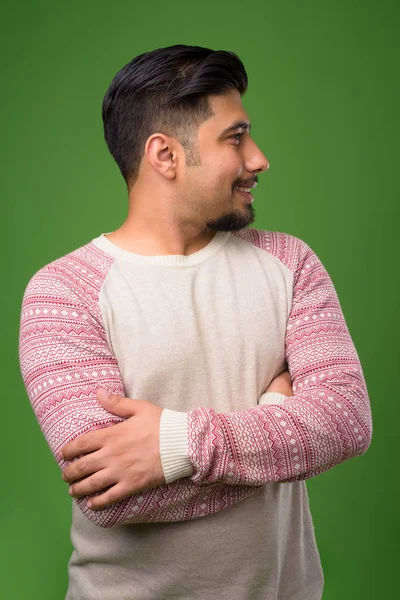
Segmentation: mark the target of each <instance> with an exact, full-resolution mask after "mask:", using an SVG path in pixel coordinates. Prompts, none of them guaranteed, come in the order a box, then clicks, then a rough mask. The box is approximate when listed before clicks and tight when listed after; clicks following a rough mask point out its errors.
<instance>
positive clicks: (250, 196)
mask: <svg viewBox="0 0 400 600" xmlns="http://www.w3.org/2000/svg"><path fill="white" fill-rule="evenodd" d="M252 187H254V186H252ZM234 189H235V192H238V194H241V195H242V196H243V198H246V200H247V202H248V203H249V204H251V202H253V200H254V198H253V196H252V194H251V193H250V192H242V190H239V188H237V187H235V188H234Z"/></svg>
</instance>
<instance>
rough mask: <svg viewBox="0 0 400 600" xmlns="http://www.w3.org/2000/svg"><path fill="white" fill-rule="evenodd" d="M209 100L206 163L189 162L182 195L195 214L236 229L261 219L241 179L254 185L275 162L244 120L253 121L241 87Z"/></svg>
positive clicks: (217, 226) (203, 129)
mask: <svg viewBox="0 0 400 600" xmlns="http://www.w3.org/2000/svg"><path fill="white" fill-rule="evenodd" d="M209 100H210V104H211V108H212V110H213V113H214V115H213V116H212V117H210V118H209V119H207V121H205V122H204V123H202V124H201V125H200V127H199V129H198V137H197V145H198V152H199V162H200V165H199V166H189V165H185V166H184V173H183V174H182V176H181V182H182V185H181V187H180V193H179V195H180V197H181V198H183V202H184V205H185V209H186V210H185V213H186V216H188V217H189V218H191V217H193V216H194V215H195V216H196V217H197V218H199V217H200V219H201V220H204V222H205V223H206V225H207V227H208V228H209V229H210V230H213V231H235V230H239V229H242V228H243V227H247V226H248V225H250V224H251V223H253V221H254V219H255V211H254V208H253V206H252V204H251V201H250V199H249V197H248V195H247V194H244V193H243V192H241V191H240V190H238V189H237V187H236V185H237V184H238V183H241V184H242V185H243V187H252V186H253V185H254V184H255V183H256V182H257V181H258V176H257V174H258V173H261V172H262V171H265V170H267V169H268V167H269V163H268V160H267V158H266V157H265V156H264V154H263V153H262V152H261V150H260V149H259V148H258V146H257V145H256V144H255V142H254V141H253V140H252V138H251V136H250V134H249V131H248V128H246V126H242V127H240V126H238V123H242V124H246V123H247V124H249V119H248V117H247V114H246V112H245V110H244V107H243V104H242V100H241V96H240V94H239V92H238V91H236V90H233V91H230V92H228V93H226V94H224V95H223V96H211V97H210V98H209ZM231 126H233V128H232V129H230V130H227V129H228V128H230V127H231ZM251 192H254V190H251ZM187 211H189V214H188V212H187Z"/></svg>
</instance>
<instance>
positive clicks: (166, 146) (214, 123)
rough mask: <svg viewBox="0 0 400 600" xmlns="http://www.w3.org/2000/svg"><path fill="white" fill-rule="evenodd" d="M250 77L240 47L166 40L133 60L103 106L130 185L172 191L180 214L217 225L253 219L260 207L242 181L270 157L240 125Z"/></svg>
mask: <svg viewBox="0 0 400 600" xmlns="http://www.w3.org/2000/svg"><path fill="white" fill-rule="evenodd" d="M247 83H248V82H247V74H246V71H245V68H244V66H243V63H242V62H241V61H240V59H239V57H238V56H237V55H236V54H234V53H233V52H227V51H222V50H221V51H214V50H210V49H208V48H202V47H199V46H183V45H176V46H170V47H168V48H158V49H156V50H153V51H151V52H146V53H144V54H141V55H139V56H137V57H135V58H134V59H133V60H132V61H131V62H130V63H128V64H127V65H125V67H123V68H122V69H121V70H120V71H119V72H118V73H117V74H116V76H115V77H114V79H113V80H112V82H111V84H110V87H109V89H108V90H107V93H106V95H105V97H104V100H103V113H102V114H103V122H104V133H105V139H106V142H107V145H108V148H109V150H110V152H111V154H112V155H113V157H114V158H115V160H116V162H117V164H118V166H119V168H120V170H121V173H122V175H123V177H124V179H125V181H126V183H127V186H128V190H129V191H130V192H131V191H132V190H135V189H136V190H141V191H142V190H146V194H147V196H149V195H153V196H154V194H156V195H157V194H158V195H162V196H163V197H168V199H169V200H170V201H171V202H172V203H173V204H174V206H172V207H171V210H172V211H173V214H174V215H175V216H176V217H177V218H178V219H180V220H182V221H186V222H187V223H189V222H190V223H193V224H194V223H196V224H199V225H200V224H201V223H203V224H206V226H207V227H208V228H209V229H214V230H229V229H231V230H234V229H241V228H243V227H245V226H247V225H248V224H249V223H251V222H252V221H253V220H254V209H253V208H252V206H251V203H250V202H249V200H248V199H247V198H246V195H243V193H242V192H239V191H238V190H237V187H236V184H238V183H241V184H243V186H244V187H251V186H252V185H254V184H255V183H256V182H257V176H256V173H257V172H261V171H264V170H266V169H267V168H268V166H269V165H268V161H267V159H266V158H265V156H264V155H263V154H262V153H261V151H260V150H259V149H258V147H257V146H256V145H255V143H254V142H253V140H252V139H251V137H250V136H249V133H250V131H249V129H250V127H246V126H242V127H239V125H238V123H242V124H243V123H247V124H248V125H249V122H248V118H247V115H246V113H245V111H244V108H243V105H242V102H241V96H242V95H243V94H244V93H245V92H246V90H247ZM235 122H236V126H235V127H234V128H232V129H230V130H229V131H225V130H227V129H228V128H229V127H231V126H232V125H233V123H235ZM246 184H247V186H246ZM149 201H150V199H149ZM235 204H236V205H240V208H239V209H238V208H237V207H235Z"/></svg>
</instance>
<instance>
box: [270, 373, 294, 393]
mask: <svg viewBox="0 0 400 600" xmlns="http://www.w3.org/2000/svg"><path fill="white" fill-rule="evenodd" d="M266 392H278V393H279V394H284V395H285V396H293V389H292V380H291V378H290V373H289V371H288V370H286V371H283V373H280V374H279V375H277V376H276V377H275V378H274V379H273V380H272V381H271V383H270V384H269V386H268V387H267V389H266V390H265V393H266Z"/></svg>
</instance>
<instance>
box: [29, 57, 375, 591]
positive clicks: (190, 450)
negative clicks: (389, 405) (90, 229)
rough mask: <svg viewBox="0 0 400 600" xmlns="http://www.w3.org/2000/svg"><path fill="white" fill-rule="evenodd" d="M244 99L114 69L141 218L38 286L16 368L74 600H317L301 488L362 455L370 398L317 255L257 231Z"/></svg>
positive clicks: (132, 208)
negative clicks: (45, 466) (37, 435)
mask: <svg viewBox="0 0 400 600" xmlns="http://www.w3.org/2000/svg"><path fill="white" fill-rule="evenodd" d="M246 89H247V75H246V72H245V69H244V66H243V64H242V62H241V61H240V60H239V58H238V57H237V56H236V55H235V54H234V53H231V52H224V51H217V52H215V51H213V50H210V49H206V48H201V47H193V46H182V45H177V46H172V47H169V48H160V49H157V50H154V51H153V52H148V53H145V54H143V55H140V56H138V57H136V58H135V59H134V60H132V61H131V62H130V63H128V64H127V65H126V66H125V67H124V68H123V69H121V71H119V72H118V73H117V75H116V76H115V78H114V79H113V81H112V83H111V85H110V87H109V89H108V91H107V93H106V96H105V98H104V101H103V121H104V131H105V138H106V142H107V144H108V147H109V149H110V152H111V154H112V155H113V156H114V158H115V160H116V162H117V164H118V166H119V168H120V170H121V173H122V175H123V176H124V178H125V181H126V183H127V188H128V195H129V210H128V216H127V219H126V221H125V222H124V223H123V224H122V225H121V227H119V229H117V230H116V231H114V232H111V233H108V234H101V235H100V236H99V237H97V238H95V239H94V240H92V241H91V242H89V243H88V244H86V245H85V246H83V247H81V248H78V249H77V250H75V251H73V252H72V253H70V254H68V255H67V256H64V257H62V258H59V259H57V260H55V261H54V262H52V263H50V264H49V265H47V266H45V267H44V268H43V269H41V270H40V271H39V272H38V273H36V274H35V275H34V276H33V278H32V279H31V281H30V282H29V284H28V286H27V289H26V291H25V295H24V300H23V307H22V315H21V332H20V358H21V370H22V374H23V377H24V381H25V385H26V389H27V392H28V395H29V398H30V401H31V403H32V406H33V409H34V411H35V414H36V416H37V418H38V420H39V423H40V426H41V428H42V431H43V433H44V435H45V436H46V439H47V441H48V443H49V445H50V448H51V449H52V451H53V453H54V455H55V457H56V458H57V460H58V462H59V464H60V467H61V468H62V470H63V478H64V480H65V481H67V482H68V484H69V491H70V494H71V496H72V497H73V498H74V501H73V521H72V529H71V538H72V542H73V545H74V552H73V554H72V556H71V560H70V562H69V589H68V592H67V598H68V600H89V599H96V600H101V599H104V600H121V599H124V600H128V599H132V600H133V599H135V600H158V599H159V600H167V599H171V600H172V599H174V600H175V599H185V600H194V599H195V598H198V599H199V600H208V599H209V598H211V597H212V598H216V599H218V600H228V599H229V600H273V599H274V600H275V599H276V598H279V599H280V600H317V599H318V600H319V599H320V598H321V596H322V589H323V573H322V569H321V563H320V559H319V555H318V550H317V546H316V542H315V537H314V531H313V524H312V519H311V515H310V510H309V504H308V497H307V489H306V485H305V480H306V479H308V478H311V477H314V476H316V475H318V474H319V473H322V472H324V471H327V470H328V469H330V468H332V467H334V466H335V465H337V464H339V463H341V462H343V461H344V460H347V459H349V458H351V457H355V456H359V455H361V454H363V453H365V452H366V450H367V448H368V446H369V444H370V441H371V435H372V420H371V412H370V404H369V399H368V394H367V389H366V385H365V380H364V376H363V372H362V368H361V365H360V362H359V359H358V356H357V352H356V350H355V348H354V345H353V343H352V340H351V337H350V334H349V331H348V329H347V326H346V323H345V320H344V317H343V314H342V311H341V307H340V304H339V300H338V298H337V295H336V292H335V290H334V287H333V284H332V282H331V280H330V277H329V275H328V273H327V272H326V270H325V268H324V267H323V265H322V264H321V261H320V260H319V259H318V257H317V256H316V255H315V253H314V252H313V251H312V250H311V248H309V246H307V244H305V243H304V242H303V241H302V240H300V239H298V238H296V237H294V236H291V235H289V234H285V233H277V232H271V231H264V230H258V229H252V228H250V227H249V225H250V224H251V223H252V222H253V221H254V216H255V212H254V208H253V206H252V204H251V203H252V201H253V196H252V192H251V191H250V190H251V189H252V188H253V187H254V186H255V185H256V184H257V183H258V180H259V174H260V173H262V172H264V171H266V170H267V169H268V167H269V163H268V160H267V158H266V157H265V156H264V154H263V153H262V152H261V150H260V149H259V148H258V146H257V145H256V144H255V143H254V141H253V140H252V138H251V135H250V129H251V126H250V123H249V119H248V115H247V114H246V112H245V110H244V107H243V104H242V101H241V97H242V95H243V94H244V93H245V91H246ZM291 385H293V388H292V387H291Z"/></svg>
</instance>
